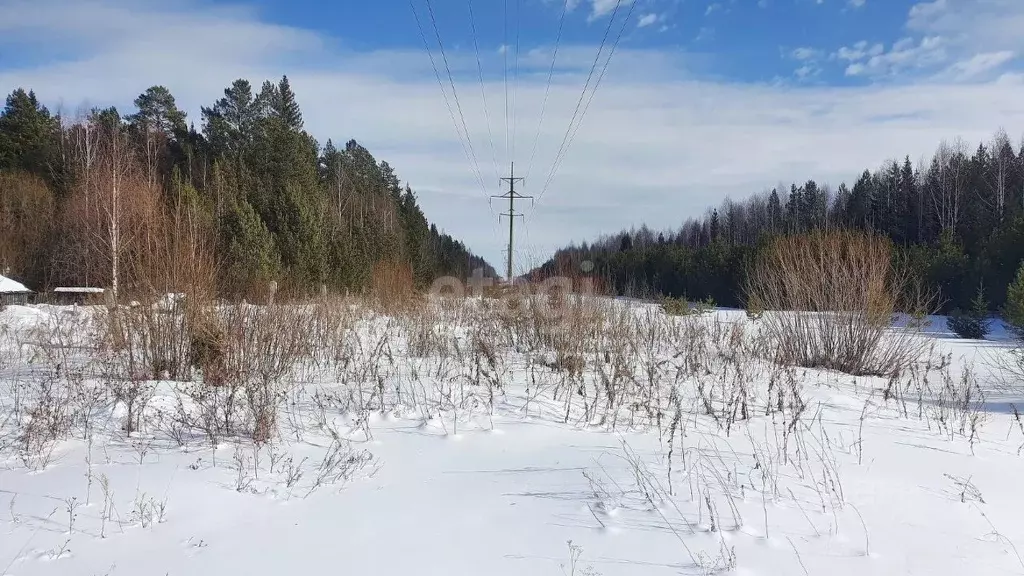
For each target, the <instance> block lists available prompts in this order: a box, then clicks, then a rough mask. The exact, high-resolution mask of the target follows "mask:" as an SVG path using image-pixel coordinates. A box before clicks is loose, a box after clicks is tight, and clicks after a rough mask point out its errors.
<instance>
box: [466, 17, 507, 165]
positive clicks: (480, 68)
mask: <svg viewBox="0 0 1024 576" xmlns="http://www.w3.org/2000/svg"><path fill="white" fill-rule="evenodd" d="M468 4H469V25H470V27H471V28H472V30H473V50H474V51H475V52H476V70H477V74H478V75H479V77H480V98H481V99H482V100H483V103H484V121H485V122H487V141H488V142H489V143H490V145H491V162H492V163H493V164H494V178H495V179H499V178H501V175H500V174H498V156H497V152H495V150H494V133H493V132H491V114H490V112H489V111H488V109H487V91H486V89H485V88H484V68H483V64H481V62H480V45H479V43H478V42H477V33H476V16H474V14H473V0H469V1H468Z"/></svg>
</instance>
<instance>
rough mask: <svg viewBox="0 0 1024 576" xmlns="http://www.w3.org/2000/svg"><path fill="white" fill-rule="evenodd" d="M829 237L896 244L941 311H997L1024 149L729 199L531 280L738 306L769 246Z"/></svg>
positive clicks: (594, 249) (619, 238)
mask: <svg viewBox="0 0 1024 576" xmlns="http://www.w3.org/2000/svg"><path fill="white" fill-rule="evenodd" d="M832 228H837V229H838V228H855V229H863V230H871V231H875V232H877V233H880V234H883V235H885V236H887V237H888V238H890V239H891V240H892V241H893V242H894V243H895V244H896V246H897V247H898V248H899V249H898V250H897V255H898V257H899V258H902V259H903V260H904V262H905V263H907V264H908V265H910V266H912V267H913V269H914V270H915V271H916V273H917V274H918V275H919V277H920V278H921V279H923V280H925V281H926V282H927V284H929V285H930V286H932V287H934V288H937V289H938V290H939V292H940V295H941V297H942V299H943V302H944V304H943V311H949V310H952V309H954V308H962V309H968V308H970V307H971V300H972V298H974V297H975V296H976V295H977V292H978V289H979V287H981V288H982V290H983V291H984V293H985V297H986V300H987V302H988V306H989V307H990V309H992V310H996V309H1000V308H1001V307H1002V306H1003V304H1004V303H1005V302H1006V291H1007V286H1008V285H1009V284H1010V282H1011V281H1012V280H1013V278H1014V276H1015V274H1016V272H1017V269H1018V268H1019V267H1020V266H1021V263H1022V262H1024V146H1020V147H1018V148H1016V149H1015V148H1014V146H1013V144H1011V142H1010V139H1009V138H1008V137H1007V135H1006V133H1005V132H1004V131H1002V130H1000V131H999V132H997V133H996V135H995V136H994V138H993V139H992V140H991V141H990V142H988V143H985V144H981V145H979V146H978V147H977V148H975V149H971V148H970V147H969V146H968V145H967V144H966V143H965V142H964V141H963V140H961V139H957V140H954V141H952V142H948V141H943V142H942V143H940V144H939V146H938V148H937V149H936V151H935V153H934V154H933V155H932V158H931V160H930V162H928V163H924V162H923V161H922V162H919V163H918V164H917V165H915V164H914V163H912V162H911V160H910V157H909V156H907V157H905V158H904V159H903V160H902V161H897V160H891V161H888V162H886V163H885V164H884V165H883V166H882V167H881V168H879V169H877V170H874V171H871V170H865V171H864V172H863V173H862V174H861V175H860V176H859V177H858V178H857V180H856V182H854V184H853V187H852V188H851V187H849V186H847V184H846V183H842V184H840V185H839V187H838V188H836V189H832V188H831V187H829V186H828V185H827V184H821V183H818V182H815V181H813V180H808V181H807V182H805V183H803V184H802V185H797V184H793V185H790V186H788V187H785V186H778V187H775V188H773V189H772V190H770V191H765V192H762V193H759V194H755V195H753V196H752V197H750V198H748V199H747V200H745V201H739V202H737V201H733V200H729V199H727V200H725V201H724V202H723V203H722V205H721V206H719V207H718V208H714V209H709V210H708V211H707V212H706V214H705V215H704V216H703V217H701V218H691V219H688V220H686V221H685V222H684V223H683V224H682V226H680V227H679V228H678V229H676V230H667V231H662V232H655V231H653V230H651V229H649V228H648V227H646V226H643V227H641V228H640V229H632V230H628V231H623V232H620V233H618V234H613V235H609V236H604V237H601V238H599V239H597V240H596V241H594V242H590V243H584V244H582V245H578V246H577V245H572V246H569V247H567V248H564V249H561V250H558V251H557V252H556V253H555V255H554V256H553V257H552V258H551V259H550V260H548V261H547V262H545V263H544V264H543V265H542V266H540V267H538V268H537V269H536V270H534V271H533V272H532V275H533V276H534V277H538V278H539V277H544V276H547V275H551V274H555V273H564V271H567V270H578V269H579V267H580V265H581V263H582V262H584V261H590V262H592V263H593V265H594V271H595V273H596V274H597V275H599V276H600V277H602V278H603V279H604V280H605V281H606V282H607V284H608V285H609V286H610V288H611V289H612V290H613V291H614V292H616V293H618V294H636V295H665V296H672V297H682V296H685V297H689V298H692V299H705V298H708V297H710V298H713V299H714V300H715V301H716V302H717V303H718V304H720V305H726V306H736V305H741V304H742V298H741V294H740V286H741V285H742V281H743V279H744V277H745V270H746V266H747V263H749V262H750V260H751V258H752V257H754V255H755V254H756V253H757V251H758V250H759V249H761V247H763V246H764V245H765V244H766V242H767V241H768V240H769V239H770V238H772V237H775V236H779V235H791V234H799V233H803V232H807V231H811V230H817V229H832Z"/></svg>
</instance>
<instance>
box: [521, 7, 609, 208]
mask: <svg viewBox="0 0 1024 576" xmlns="http://www.w3.org/2000/svg"><path fill="white" fill-rule="evenodd" d="M621 5H622V0H616V1H615V7H614V8H613V9H612V15H611V18H609V19H608V26H607V27H605V30H604V36H602V37H601V44H600V46H598V49H597V55H595V56H594V63H593V65H591V67H590V73H589V74H587V81H586V83H584V84H583V90H582V91H580V97H579V100H577V102H576V109H575V110H573V113H572V118H570V119H569V126H567V127H566V129H565V135H564V136H563V137H562V143H561V144H560V145H559V146H558V151H557V152H556V153H555V160H554V162H552V164H551V171H550V172H548V178H547V180H546V181H545V182H544V187H543V188H542V189H541V193H540V194H539V195H538V197H537V198H538V200H539V199H540V197H541V196H543V195H544V192H545V191H546V190H547V187H548V185H549V184H550V183H551V179H552V177H553V176H554V171H555V167H556V166H557V165H558V163H559V161H560V160H561V158H562V154H563V151H564V150H565V149H566V142H567V141H568V140H569V135H570V133H571V132H572V128H573V123H574V122H576V118H577V116H578V115H579V112H580V107H581V106H583V99H584V98H585V97H586V95H587V88H589V87H590V81H591V80H592V79H593V77H594V71H595V70H597V64H598V62H600V61H601V53H602V52H603V51H604V47H605V44H606V43H607V42H608V34H609V33H610V32H611V30H612V24H613V23H614V22H615V15H616V13H618V11H619V6H621Z"/></svg>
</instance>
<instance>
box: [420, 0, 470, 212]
mask: <svg viewBox="0 0 1024 576" xmlns="http://www.w3.org/2000/svg"><path fill="white" fill-rule="evenodd" d="M409 7H410V8H411V9H412V15H413V18H415V20H416V28H417V29H418V30H419V32H420V38H421V39H422V40H423V47H424V48H426V50H427V57H428V58H430V66H431V68H433V69H434V77H435V78H437V85H438V87H439V88H440V89H441V97H442V98H443V99H444V104H445V106H446V107H447V108H448V114H449V115H450V116H451V118H452V123H453V124H454V125H455V134H456V136H458V138H459V144H461V145H462V151H463V153H465V154H466V160H467V161H469V162H470V171H474V167H475V172H474V173H473V175H474V176H475V177H476V179H477V183H478V184H480V189H481V191H482V192H483V193H484V196H486V195H487V188H486V186H485V185H484V182H483V177H482V176H481V174H480V168H479V165H476V163H474V162H473V156H472V155H471V153H470V150H469V148H467V146H466V141H465V140H464V139H463V137H462V131H461V130H460V129H459V122H458V121H457V120H456V119H455V111H454V110H453V109H452V105H451V102H450V101H449V99H448V93H447V92H446V91H445V89H444V82H443V81H442V80H441V73H440V72H439V71H438V69H437V63H436V61H435V60H434V54H433V52H432V51H431V50H430V43H429V42H428V41H427V35H426V34H425V33H424V32H423V25H422V23H421V22H420V16H419V12H417V11H416V4H415V2H414V1H413V0H409ZM463 119H465V118H464V117H463ZM467 137H468V133H467Z"/></svg>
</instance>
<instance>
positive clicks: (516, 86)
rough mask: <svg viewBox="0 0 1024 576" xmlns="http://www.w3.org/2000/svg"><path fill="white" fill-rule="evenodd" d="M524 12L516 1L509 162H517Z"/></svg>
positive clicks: (520, 0)
mask: <svg viewBox="0 0 1024 576" xmlns="http://www.w3.org/2000/svg"><path fill="white" fill-rule="evenodd" d="M521 12H522V0H516V59H515V63H516V66H515V84H514V85H513V86H512V154H511V156H510V157H509V160H510V161H512V162H515V160H516V132H517V129H516V127H517V122H516V111H517V109H518V106H517V104H518V103H519V37H520V30H521V27H520V25H519V24H520V22H521V17H520V14H521Z"/></svg>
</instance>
